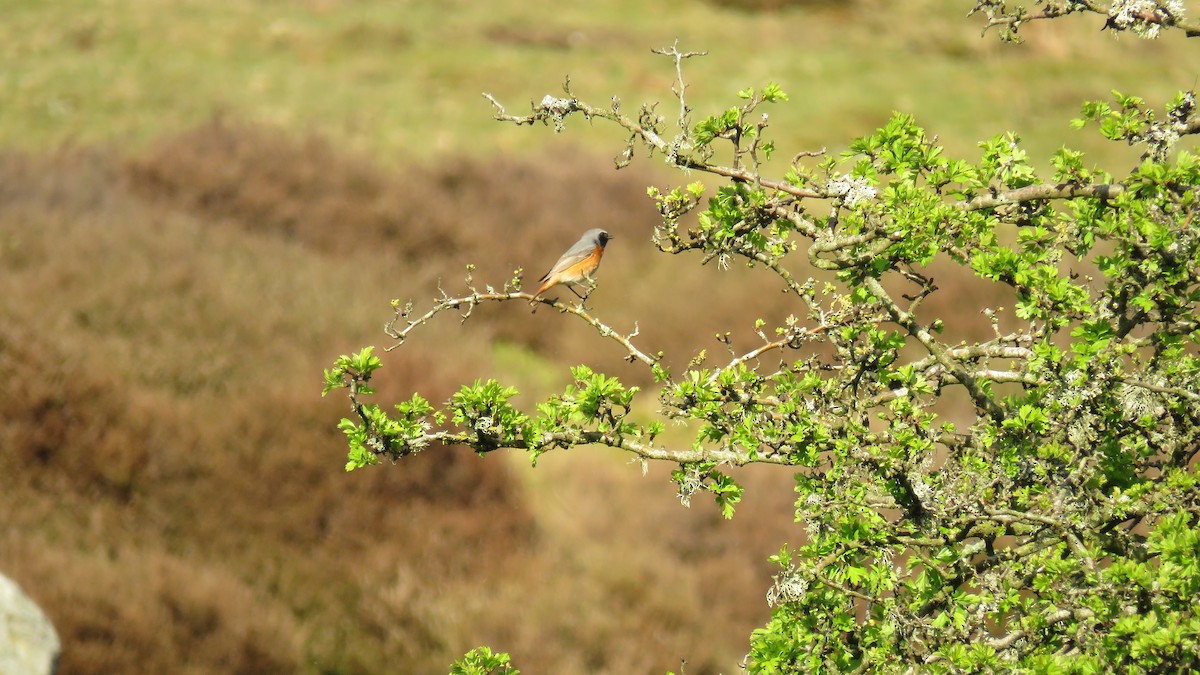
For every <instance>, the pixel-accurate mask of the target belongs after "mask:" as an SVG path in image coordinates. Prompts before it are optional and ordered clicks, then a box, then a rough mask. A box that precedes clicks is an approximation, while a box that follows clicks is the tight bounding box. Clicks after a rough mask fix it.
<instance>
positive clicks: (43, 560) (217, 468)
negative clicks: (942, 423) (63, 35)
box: [0, 121, 794, 674]
mask: <svg viewBox="0 0 1200 675" xmlns="http://www.w3.org/2000/svg"><path fill="white" fill-rule="evenodd" d="M654 182H656V181H655V179H654V177H653V176H651V175H648V174H645V173H641V174H638V173H633V172H621V173H616V172H613V171H611V169H609V168H608V165H607V160H604V159H603V158H596V157H594V156H586V155H581V154H579V153H577V152H574V151H571V150H563V151H562V152H560V153H558V154H556V155H555V156H553V157H546V158H544V159H543V160H542V161H539V162H536V163H519V162H515V161H511V160H503V159H498V160H493V161H488V162H467V161H454V162H449V163H447V164H444V165H438V166H409V167H402V168H399V169H396V170H383V169H381V168H379V167H378V166H375V165H373V164H371V163H370V162H367V161H365V160H362V159H360V158H355V157H349V156H346V155H345V154H344V153H340V152H338V151H337V150H336V149H334V148H332V147H330V146H329V145H328V144H327V143H325V142H323V141H321V140H320V139H315V138H302V139H298V138H295V137H292V136H289V135H287V134H285V133H283V132H280V131H276V130H273V129H266V128H262V127H255V126H246V125H240V124H236V123H231V122H220V121H217V122H213V123H210V124H205V125H203V126H202V127H200V128H197V129H195V130H193V131H191V132H189V133H186V134H183V135H180V136H178V137H174V138H168V139H164V140H163V141H162V142H160V143H158V144H155V145H154V146H153V147H151V148H150V149H149V150H147V151H145V152H141V153H139V154H138V155H136V156H129V155H127V154H126V153H124V152H122V151H121V150H120V149H117V148H111V147H107V148H65V149H62V150H59V151H57V152H54V153H50V154H47V155H45V156H34V155H29V154H20V153H13V152H9V153H6V154H3V155H0V269H3V274H0V297H3V298H4V301H3V303H2V304H0V377H2V378H3V381H4V383H5V385H4V388H3V390H2V393H0V449H2V451H0V525H2V528H0V532H2V534H0V538H2V543H0V570H3V571H4V572H5V573H6V574H8V575H10V576H12V577H13V578H15V579H16V580H17V581H18V583H20V584H22V585H23V587H24V588H25V589H26V590H27V591H28V592H29V593H30V594H31V595H32V596H33V597H34V598H35V599H36V600H38V601H39V602H40V603H41V604H42V605H43V606H44V608H45V609H46V611H47V612H48V614H49V615H50V617H51V619H52V620H53V621H54V622H55V624H56V626H57V627H58V630H59V632H60V634H61V636H62V638H63V642H64V645H65V652H64V656H63V662H62V672H64V673H68V674H70V673H113V672H185V673H266V672H341V673H368V672H413V673H427V672H437V671H439V670H443V671H444V669H445V667H446V666H447V665H448V664H449V662H450V661H451V660H452V659H453V658H455V657H456V656H457V655H459V654H461V653H462V652H463V651H465V650H466V649H469V648H470V647H472V646H475V645H477V644H482V643H490V644H493V645H494V646H497V647H500V648H504V649H507V650H510V651H511V652H512V653H513V655H514V658H516V660H517V662H518V664H519V665H520V666H522V667H523V668H525V669H526V671H527V672H531V673H535V672H557V673H569V672H612V673H625V672H653V671H664V670H666V669H669V668H678V665H679V659H680V658H684V657H686V658H687V659H688V670H687V672H689V673H706V672H707V673H711V672H718V671H722V670H724V671H728V670H730V669H731V668H732V667H733V664H734V663H736V661H737V660H738V659H739V658H740V655H741V654H742V653H743V652H744V650H745V644H746V643H745V640H746V636H747V635H748V632H749V630H750V629H751V628H753V627H754V626H756V625H759V624H761V623H762V622H763V621H764V620H765V619H766V616H767V607H766V605H765V603H764V602H763V600H762V598H763V593H764V591H765V589H766V586H767V584H768V583H769V573H770V570H769V568H768V566H767V564H766V561H765V558H766V555H767V554H768V553H769V552H771V551H772V550H774V549H775V548H776V547H777V546H778V545H779V543H781V542H782V541H784V540H785V539H786V538H787V537H788V536H791V535H793V534H794V533H792V532H791V529H792V527H791V525H790V523H789V522H788V520H789V517H788V516H789V513H788V509H787V505H788V504H789V503H790V501H791V495H790V491H789V484H790V478H789V477H788V476H787V475H786V474H785V472H762V473H750V474H747V475H746V480H747V481H748V482H749V483H750V485H751V491H752V492H751V495H750V497H749V501H748V503H747V505H746V506H745V508H744V509H743V512H742V515H741V517H739V518H738V519H736V520H734V521H733V522H732V523H727V522H723V521H721V520H720V518H719V516H718V514H717V513H716V510H715V509H714V508H712V507H711V506H710V505H708V504H704V503H698V504H697V505H696V506H695V507H693V508H692V509H691V510H685V509H682V508H681V507H679V505H678V503H677V501H676V500H675V498H674V496H673V494H672V490H671V488H670V486H669V484H668V483H667V482H666V481H665V480H664V478H663V474H662V472H661V470H657V469H655V470H652V471H651V475H650V476H649V477H648V478H642V477H641V474H640V470H639V469H638V468H637V467H635V466H630V465H626V464H624V463H622V462H620V461H617V460H614V458H613V457H611V456H610V455H603V454H600V455H589V454H587V453H584V452H578V451H577V452H575V453H571V454H569V455H564V456H561V457H547V458H546V459H545V461H544V462H543V466H541V467H539V468H538V469H537V470H536V471H530V470H527V469H522V468H518V467H520V463H519V462H512V463H506V462H505V461H503V459H502V458H501V457H497V456H492V457H488V458H485V459H480V458H476V457H474V456H473V455H471V454H470V453H468V452H465V451H463V450H461V449H457V450H437V451H431V452H429V453H426V454H425V455H423V456H418V457H415V458H412V459H411V460H409V461H405V462H404V463H402V464H400V465H397V466H385V467H380V468H377V469H374V470H368V471H359V472H355V473H352V474H345V473H343V472H342V471H341V465H342V463H343V461H344V455H343V452H344V445H343V442H342V440H341V438H340V435H339V434H338V432H337V431H336V430H335V429H334V424H335V423H336V420H337V419H338V417H340V416H341V415H342V414H344V412H345V409H344V407H345V402H344V401H342V400H334V399H320V398H319V397H318V394H319V389H320V378H319V374H320V369H321V368H322V367H324V366H327V365H328V364H329V363H331V362H332V360H333V357H335V356H336V355H337V354H339V353H343V352H346V351H349V350H351V349H355V348H357V347H359V346H360V345H362V344H371V343H375V344H382V337H383V336H382V335H381V333H380V332H379V328H380V326H381V324H382V322H383V320H384V319H385V318H386V316H387V314H388V306H387V300H388V299H390V298H391V297H403V296H405V295H410V294H411V295H414V296H416V297H417V298H418V299H420V298H421V297H422V296H425V297H428V296H429V295H431V294H433V293H434V292H435V289H436V284H437V280H438V279H439V278H440V279H442V281H443V284H444V285H445V286H446V287H447V288H448V289H454V288H456V287H459V286H461V277H462V270H463V267H464V265H465V264H466V263H467V262H474V263H476V264H477V265H478V266H479V268H480V269H479V271H478V272H477V273H476V279H477V280H479V281H480V282H481V283H494V284H497V285H498V284H500V283H502V282H503V280H504V279H505V278H507V275H508V274H510V273H511V270H512V269H513V268H514V267H517V266H526V267H528V268H529V275H527V276H536V275H538V274H540V273H541V271H542V270H541V269H540V268H541V267H543V266H546V265H548V264H549V263H550V262H552V260H553V259H554V257H556V256H557V254H558V252H559V251H560V250H561V249H562V248H563V247H564V246H565V245H566V244H568V243H570V242H571V241H573V239H574V237H575V236H577V234H578V231H579V230H581V229H583V228H584V227H587V226H592V225H595V224H604V225H605V226H606V227H608V228H609V229H610V230H611V231H612V232H614V233H615V234H616V235H617V237H618V239H617V240H615V241H614V243H613V245H612V246H611V247H610V255H609V256H608V257H607V258H606V261H605V266H604V269H603V270H602V273H601V281H602V285H601V288H600V290H599V291H597V293H596V294H595V295H594V296H593V300H592V303H591V304H592V305H593V306H594V307H595V308H596V310H597V311H598V312H600V313H602V314H604V315H605V316H607V317H608V318H610V319H611V320H612V321H613V323H614V324H616V325H618V326H621V327H626V328H629V327H632V325H633V323H634V321H635V320H637V319H639V318H640V319H641V321H642V323H641V327H642V334H643V340H644V341H645V343H646V344H647V345H654V346H655V348H663V349H667V350H668V351H669V352H670V353H672V354H673V356H674V358H676V360H677V361H686V360H687V359H688V358H689V357H690V356H691V353H690V351H689V350H690V349H693V348H694V347H695V345H697V344H703V342H702V341H698V340H697V337H696V336H697V335H703V334H704V333H705V332H711V331H712V330H715V329H716V327H719V326H727V327H728V326H731V327H735V328H736V327H742V328H744V329H745V331H744V334H745V335H748V334H749V332H750V331H749V328H750V326H751V322H752V321H753V318H754V317H756V316H758V315H765V316H767V317H768V318H770V316H771V314H772V313H774V314H775V315H779V314H781V313H782V312H784V311H785V305H784V304H783V300H782V298H780V299H778V300H776V298H778V297H779V296H778V294H777V292H776V291H775V289H774V288H773V284H771V283H770V281H769V279H766V278H763V277H760V276H758V275H756V274H754V273H750V272H747V271H745V270H733V271H730V272H718V271H717V270H715V269H708V268H696V267H695V265H694V261H688V260H683V259H672V258H665V257H663V256H661V255H656V254H653V253H652V252H651V250H650V245H649V244H648V238H649V232H650V229H651V227H652V225H653V222H654V219H655V214H654V211H653V208H652V206H651V204H650V202H649V200H648V199H646V198H645V196H644V190H645V186H646V185H647V184H649V183H654ZM659 182H661V181H659ZM717 275H724V276H722V277H718V276H717ZM729 280H733V281H735V282H736V283H720V282H725V281H729ZM747 297H754V298H756V300H755V302H754V303H747V302H746V301H745V299H746V298H747ZM759 298H762V300H761V302H760V301H759V300H758V299H759ZM701 307H702V308H703V309H704V310H705V311H704V313H703V315H701V314H698V313H697V310H698V309H699V308H701ZM478 318H479V319H480V320H478V321H472V322H471V323H469V324H467V327H466V328H465V329H464V328H461V327H459V326H458V325H457V324H456V323H455V322H453V321H446V322H442V323H438V324H435V325H432V326H430V327H428V330H426V331H424V332H423V333H422V334H421V335H420V336H419V337H418V338H414V340H413V342H412V343H411V344H410V345H407V346H406V347H405V349H402V350H398V351H396V352H393V353H392V354H390V355H388V357H387V368H386V370H385V371H384V373H385V377H384V378H383V380H382V381H381V382H380V383H379V385H380V389H381V397H382V398H384V399H385V400H386V399H395V398H398V397H400V396H406V395H407V393H409V392H411V391H413V390H420V391H422V392H423V393H425V394H426V395H429V396H431V397H432V398H434V399H435V400H437V399H443V398H445V397H446V396H447V395H448V394H449V393H450V392H451V391H452V390H453V387H454V386H455V384H456V383H459V382H462V381H467V380H471V379H474V378H476V377H481V376H487V375H488V374H491V373H492V370H493V365H492V362H491V353H492V346H493V345H494V344H496V343H497V341H508V342H512V343H515V344H519V345H526V346H528V347H530V348H532V349H533V350H535V351H536V352H537V353H539V354H542V355H544V356H546V357H549V358H551V359H554V360H556V361H557V362H559V363H564V364H569V363H575V362H585V363H589V364H592V365H596V366H598V367H607V368H612V369H614V370H615V371H616V372H618V373H623V374H625V375H627V376H628V377H630V378H633V379H637V378H638V377H641V376H640V374H637V372H636V371H635V370H633V369H631V368H630V367H628V366H626V365H625V364H624V363H623V362H621V360H620V353H619V351H618V350H616V349H615V348H614V347H613V346H611V345H607V344H604V343H602V342H599V341H598V340H597V339H595V337H594V335H592V334H589V333H588V332H587V331H585V330H582V328H581V327H579V326H576V325H574V324H572V323H570V322H568V321H566V318H569V317H560V316H558V315H556V314H555V313H554V312H550V311H545V310H544V309H543V310H542V311H539V312H537V313H536V314H532V315H531V314H530V313H529V312H528V310H526V309H514V308H513V307H501V308H491V311H486V312H484V311H481V313H480V316H479V317H478ZM710 322H711V324H710ZM710 325H711V330H710ZM543 368H544V367H543ZM550 372H551V373H557V378H558V379H557V380H556V381H555V382H554V386H562V385H563V384H565V383H566V382H567V377H568V376H567V374H566V371H565V368H555V369H553V370H551V371H550Z"/></svg>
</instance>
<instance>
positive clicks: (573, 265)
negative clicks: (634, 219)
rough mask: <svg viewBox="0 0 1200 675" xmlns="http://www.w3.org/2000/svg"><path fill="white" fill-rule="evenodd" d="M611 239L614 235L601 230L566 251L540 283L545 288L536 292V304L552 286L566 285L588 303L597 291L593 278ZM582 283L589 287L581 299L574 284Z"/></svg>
mask: <svg viewBox="0 0 1200 675" xmlns="http://www.w3.org/2000/svg"><path fill="white" fill-rule="evenodd" d="M612 238H613V236H612V235H611V234H609V233H608V232H605V231H604V230H602V229H600V228H598V227H594V228H592V229H590V230H588V231H587V232H584V233H583V236H582V237H580V238H579V241H577V242H575V245H574V246H572V247H571V248H569V249H567V252H566V253H564V254H562V257H561V258H559V259H558V262H556V263H554V267H551V268H550V271H549V272H546V273H545V274H544V275H542V278H541V279H538V281H540V282H542V285H541V286H538V289H537V292H536V293H534V294H533V300H537V298H538V296H539V295H541V294H542V293H545V292H546V291H547V290H549V289H550V288H551V287H553V286H557V285H559V284H566V286H567V288H569V289H571V292H572V293H574V294H575V295H576V296H578V297H579V299H580V300H585V301H586V300H587V298H588V296H589V295H591V294H592V290H593V289H595V288H596V280H595V279H593V278H592V275H593V274H595V273H596V268H597V267H599V266H600V258H602V257H604V247H605V246H607V245H608V240H610V239H612ZM581 281H586V282H587V283H588V286H589V288H588V290H587V293H585V294H583V295H579V291H577V290H575V284H577V283H579V282H581Z"/></svg>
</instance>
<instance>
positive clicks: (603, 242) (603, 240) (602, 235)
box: [600, 232, 613, 246]
mask: <svg viewBox="0 0 1200 675" xmlns="http://www.w3.org/2000/svg"><path fill="white" fill-rule="evenodd" d="M612 238H613V237H612V235H611V234H609V233H607V232H601V233H600V246H607V245H608V240H609V239H612Z"/></svg>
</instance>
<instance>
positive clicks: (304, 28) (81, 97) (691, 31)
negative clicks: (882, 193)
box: [0, 0, 1200, 162]
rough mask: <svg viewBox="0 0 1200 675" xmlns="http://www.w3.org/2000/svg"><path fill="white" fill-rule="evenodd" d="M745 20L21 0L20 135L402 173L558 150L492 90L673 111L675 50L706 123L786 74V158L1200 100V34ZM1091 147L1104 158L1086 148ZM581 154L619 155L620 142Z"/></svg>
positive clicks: (1033, 129)
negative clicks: (1122, 100)
mask: <svg viewBox="0 0 1200 675" xmlns="http://www.w3.org/2000/svg"><path fill="white" fill-rule="evenodd" d="M774 4H776V5H783V6H784V7H785V8H786V9H783V10H780V11H773V12H745V11H739V10H737V9H731V8H728V7H726V6H722V5H721V4H714V3H707V2H702V1H699V0H671V1H660V2H654V3H641V2H634V1H632V0H621V1H618V0H607V1H603V2H589V3H559V4H556V5H555V6H554V7H553V9H552V10H547V9H546V8H545V7H541V6H537V5H531V4H529V3H521V2H512V1H503V2H492V3H486V4H482V3H477V2H470V1H467V0H458V1H451V2H420V1H413V0H409V1H382V0H355V1H350V0H342V1H339V0H306V1H301V2H282V1H275V2H272V1H262V2H248V1H246V0H213V1H211V2H205V1H201V0H106V1H105V2H99V3H98V2H92V1H85V0H61V1H56V2H43V1H42V0H8V2H6V3H5V7H4V21H3V22H2V23H0V64H2V66H3V68H2V70H0V92H3V96H4V100H5V105H4V110H3V111H0V143H3V144H5V145H8V146H16V147H26V148H28V147H33V148H39V147H41V148H44V147H47V146H52V145H55V144H58V143H62V142H95V141H113V140H116V141H118V142H120V143H122V144H128V145H131V146H133V147H140V146H144V145H145V144H147V143H149V142H150V141H151V140H152V139H154V138H156V137H158V136H160V135H162V134H166V133H175V132H178V131H180V130H182V129H186V128H188V127H191V126H193V125H195V124H198V123H200V122H202V121H204V120H206V119H209V118H210V117H211V116H212V115H214V114H224V113H228V114H232V115H235V116H237V117H238V118H241V119H246V120H248V121H253V122H260V123H265V124H270V125H277V126H281V127H284V128H288V129H294V130H300V131H316V132H319V133H320V134H322V135H325V136H328V137H330V138H332V139H333V140H334V141H335V142H336V143H338V144H339V145H345V146H348V147H350V148H351V149H354V150H356V151H360V152H365V153H367V154H370V155H372V156H375V157H377V158H379V159H381V160H382V161H386V162H396V161H413V160H417V161H433V160H436V159H437V158H438V157H440V156H444V155H462V154H470V155H483V156H486V155H488V154H490V153H495V152H519V153H526V154H528V153H536V152H540V151H541V150H542V149H543V148H545V147H547V146H551V145H553V144H554V143H555V140H554V139H553V137H552V135H551V134H543V133H526V132H521V131H518V130H515V129H511V128H502V127H499V126H498V125H496V124H494V123H491V122H490V121H489V120H490V115H491V109H490V106H489V105H488V104H487V102H486V101H485V100H484V99H483V98H482V97H481V96H480V93H481V92H484V91H487V92H491V93H493V94H494V95H496V96H497V97H498V98H499V99H500V100H501V101H504V102H506V103H508V104H511V109H512V110H514V111H517V110H520V109H521V108H523V107H524V106H525V105H526V102H528V101H529V100H532V99H540V98H541V96H542V95H543V94H545V93H548V92H550V93H557V91H558V87H559V85H560V84H561V83H562V81H563V79H564V77H565V76H570V77H571V79H572V81H573V82H574V84H575V90H576V92H577V94H579V95H580V96H583V97H586V98H588V99H590V100H592V101H593V102H595V103H603V102H605V101H607V100H608V99H609V98H610V97H611V96H614V95H616V96H619V97H621V98H622V100H623V101H624V102H625V103H626V106H627V107H628V106H632V105H636V104H638V103H641V102H643V101H655V100H658V101H663V104H664V105H663V111H664V112H666V113H667V114H668V115H673V114H674V113H673V111H674V108H673V106H672V105H670V100H669V99H670V93H669V86H670V84H671V81H672V79H673V77H674V72H673V69H672V68H671V64H670V62H669V61H668V60H667V59H665V58H663V57H656V56H652V55H651V54H650V53H649V50H650V49H651V48H655V47H663V46H667V45H670V44H671V43H672V42H673V41H674V40H675V39H678V40H679V41H680V45H681V46H682V47H683V48H686V49H692V50H706V51H708V52H709V56H708V57H706V58H703V59H698V60H692V61H689V62H688V64H687V75H688V77H689V78H690V79H691V81H692V82H693V85H694V86H693V87H692V88H691V89H690V90H689V91H688V96H689V99H690V101H691V103H692V104H693V107H694V108H695V109H696V110H697V111H700V112H704V111H715V110H717V109H719V108H721V107H724V106H727V105H730V104H732V101H733V99H732V94H733V92H734V91H736V90H738V89H740V88H743V87H746V86H761V85H762V84H764V83H766V82H767V81H777V82H779V83H780V84H781V85H782V86H783V88H784V90H785V91H788V92H790V93H791V94H792V102H791V104H790V105H787V106H782V107H779V108H777V109H776V110H774V111H772V116H773V118H774V119H775V120H776V121H775V122H774V124H773V131H774V133H775V134H777V135H778V138H779V145H780V147H781V148H798V149H799V148H816V147H821V146H828V147H830V148H831V149H840V148H842V147H844V146H845V143H846V142H847V140H848V139H849V138H852V137H854V136H857V135H861V134H864V133H867V132H869V131H870V130H871V129H873V128H874V126H875V125H878V124H880V123H881V122H882V121H883V120H884V119H885V118H886V116H887V115H888V113H889V112H890V111H891V110H893V109H900V110H904V111H906V112H912V113H914V114H916V115H917V117H918V120H920V121H923V122H924V123H925V124H927V125H928V126H929V127H930V129H931V131H933V132H934V133H936V134H938V135H939V136H940V137H941V138H942V140H943V141H944V142H946V143H947V144H949V146H950V147H951V149H952V150H956V151H961V152H969V151H971V150H972V148H973V145H974V143H975V142H976V141H978V140H980V139H982V138H985V137H988V136H991V135H993V134H996V133H1002V132H1005V131H1018V132H1020V133H1021V134H1022V136H1023V137H1025V138H1026V139H1027V140H1028V142H1029V143H1030V146H1031V148H1032V149H1033V150H1035V152H1034V155H1035V156H1040V155H1041V154H1045V153H1046V152H1048V151H1050V150H1052V149H1054V148H1055V147H1057V146H1058V145H1059V144H1061V143H1062V140H1063V138H1064V136H1066V137H1068V138H1070V137H1071V135H1070V134H1064V129H1065V128H1066V124H1067V120H1068V119H1069V118H1070V117H1072V116H1074V115H1075V114H1076V113H1077V112H1078V106H1079V103H1080V101H1082V100H1084V99H1090V98H1099V97H1104V96H1106V95H1107V93H1108V91H1109V90H1110V89H1119V90H1122V91H1126V92H1129V93H1135V94H1139V95H1142V96H1145V97H1146V98H1147V99H1148V100H1152V101H1153V100H1160V99H1164V98H1165V97H1167V96H1168V95H1169V94H1170V93H1171V92H1173V91H1174V90H1176V89H1179V88H1186V87H1190V86H1193V85H1194V83H1195V79H1196V77H1197V72H1200V71H1198V70H1197V66H1196V62H1197V60H1196V59H1195V58H1192V57H1191V56H1190V53H1191V51H1194V49H1190V48H1189V47H1188V46H1185V45H1184V44H1181V43H1182V40H1181V39H1177V38H1167V39H1163V40H1161V41H1157V42H1147V41H1143V40H1137V39H1134V38H1131V37H1122V38H1121V39H1112V38H1110V37H1109V36H1107V35H1100V34H1098V29H1099V28H1100V24H1099V20H1098V19H1094V18H1080V19H1077V20H1068V21H1061V22H1058V23H1057V24H1056V25H1040V24H1037V23H1034V24H1030V25H1029V26H1027V27H1026V29H1025V35H1026V36H1027V43H1026V44H1025V45H1022V46H1011V45H1002V44H999V43H998V41H997V40H996V39H995V37H994V36H988V37H985V38H980V36H979V32H980V28H981V25H982V22H981V20H980V19H979V18H978V17H976V18H974V19H971V20H968V19H965V18H964V17H965V14H966V10H967V9H969V7H970V6H971V5H972V3H970V2H965V1H958V2H952V1H948V0H908V1H906V2H903V3H896V2H886V1H884V0H855V1H851V2H819V1H812V0H810V1H809V2H805V1H804V0H799V1H793V2H790V3H774ZM1075 136H1076V137H1077V138H1078V140H1079V141H1080V143H1079V144H1080V145H1081V146H1084V149H1085V150H1090V151H1097V152H1098V151H1099V149H1100V148H1103V147H1104V146H1103V145H1102V144H1099V143H1095V142H1094V141H1093V140H1092V136H1089V135H1085V134H1075ZM570 139H571V142H574V143H581V144H584V145H586V146H587V147H592V148H598V149H602V150H604V151H605V152H611V151H612V150H613V140H614V137H613V135H612V134H611V133H608V132H605V131H604V130H602V129H598V130H597V133H591V132H590V130H584V131H582V132H581V131H580V130H578V129H577V130H575V131H573V132H572V134H571V135H570Z"/></svg>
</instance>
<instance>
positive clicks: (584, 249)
mask: <svg viewBox="0 0 1200 675" xmlns="http://www.w3.org/2000/svg"><path fill="white" fill-rule="evenodd" d="M595 250H596V247H595V246H593V245H592V244H590V243H588V242H580V243H579V244H576V245H574V246H572V247H571V248H570V249H569V250H567V252H566V253H564V254H563V257H561V258H559V259H558V262H556V263H554V267H551V268H550V271H549V272H546V273H545V274H543V275H542V278H541V279H538V281H545V280H547V279H549V278H550V277H552V276H554V275H555V274H558V273H559V272H562V271H563V270H565V269H567V268H569V267H570V266H572V265H578V264H579V263H581V262H583V261H584V260H587V259H588V258H589V257H591V255H592V253H593V252H594V251H595Z"/></svg>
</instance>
